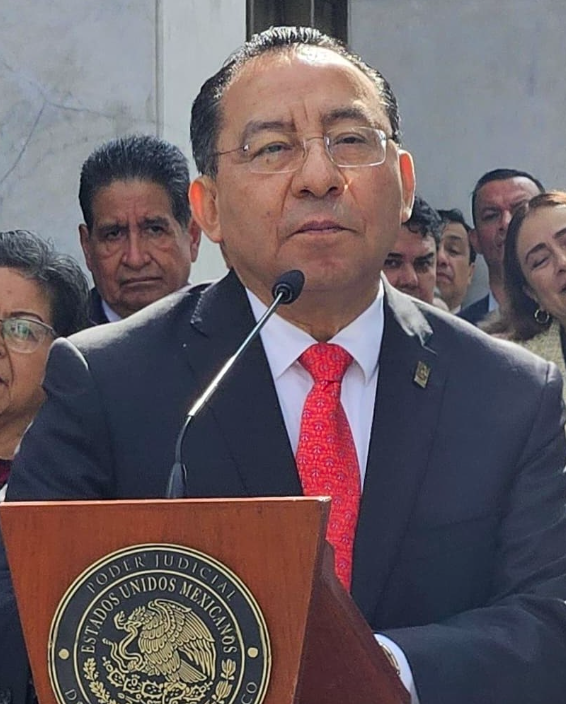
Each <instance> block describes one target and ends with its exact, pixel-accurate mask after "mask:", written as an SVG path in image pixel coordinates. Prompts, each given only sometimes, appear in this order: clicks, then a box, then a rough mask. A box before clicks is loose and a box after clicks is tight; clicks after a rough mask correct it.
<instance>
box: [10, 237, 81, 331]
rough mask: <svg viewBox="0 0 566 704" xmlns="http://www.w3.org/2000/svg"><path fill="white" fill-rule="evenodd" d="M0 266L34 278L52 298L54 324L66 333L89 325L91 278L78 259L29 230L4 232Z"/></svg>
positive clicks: (56, 328)
mask: <svg viewBox="0 0 566 704" xmlns="http://www.w3.org/2000/svg"><path fill="white" fill-rule="evenodd" d="M0 267H5V268H8V269H15V270H17V271H18V272H20V273H21V274H22V276H24V277H25V278H26V279H30V280H32V281H34V282H35V283H36V284H37V285H38V286H39V287H40V289H41V290H42V291H44V292H45V294H46V296H47V297H48V299H49V305H50V308H51V317H52V319H53V328H54V329H55V332H56V333H57V334H58V335H62V336H64V337H66V336H67V335H71V334H72V333H74V332H78V331H79V330H82V329H83V328H86V327H88V326H89V324H90V323H89V291H88V282H87V279H86V277H85V275H84V274H83V272H82V270H81V268H80V266H79V265H78V263H77V262H76V261H75V260H74V259H73V258H72V257H69V256H67V255H66V254H59V253H58V252H56V251H55V249H54V247H53V244H52V243H51V242H46V241H45V240H43V239H41V238H40V237H39V236H38V235H36V234H35V233H34V232H30V231H29V230H8V231H5V232H0Z"/></svg>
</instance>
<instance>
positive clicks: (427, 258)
mask: <svg viewBox="0 0 566 704" xmlns="http://www.w3.org/2000/svg"><path fill="white" fill-rule="evenodd" d="M383 272H384V274H385V276H387V280H388V281H389V283H390V284H391V285H392V286H393V287H394V288H397V289H399V291H403V293H408V294H409V295H410V296H414V297H415V298H419V299H420V300H421V301H424V302H425V303H432V301H433V299H434V287H435V286H436V242H435V241H434V237H432V235H426V236H425V237H423V236H422V235H421V233H420V232H413V231H412V230H410V229H409V228H408V227H406V226H405V225H403V226H402V227H400V228H399V234H398V236H397V239H396V241H395V243H394V244H393V247H392V248H391V251H390V252H389V254H388V255H387V259H386V260H385V265H384V267H383Z"/></svg>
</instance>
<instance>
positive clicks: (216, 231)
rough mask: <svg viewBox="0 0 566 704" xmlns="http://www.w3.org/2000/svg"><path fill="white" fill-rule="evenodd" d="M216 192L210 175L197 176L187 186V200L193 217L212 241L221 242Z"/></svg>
mask: <svg viewBox="0 0 566 704" xmlns="http://www.w3.org/2000/svg"><path fill="white" fill-rule="evenodd" d="M217 198H218V192H217V189H216V183H215V181H213V179H211V178H210V176H199V177H198V178H196V179H195V180H194V181H193V182H192V183H191V185H190V187H189V201H190V203H191V212H192V213H193V217H194V219H195V220H196V222H197V223H198V225H199V226H200V228H201V229H202V230H203V231H204V233H205V235H206V236H207V237H208V239H209V240H211V241H212V242H216V243H220V242H222V233H221V229H220V221H219V217H218V202H217Z"/></svg>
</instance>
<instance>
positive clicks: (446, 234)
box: [436, 208, 476, 313]
mask: <svg viewBox="0 0 566 704" xmlns="http://www.w3.org/2000/svg"><path fill="white" fill-rule="evenodd" d="M437 212H438V214H439V215H440V217H441V219H442V223H443V225H442V232H441V235H440V244H439V246H438V254H437V257H436V286H437V288H438V290H439V292H440V295H441V296H442V299H443V300H444V301H445V303H446V305H447V306H448V310H449V311H450V312H451V313H459V312H460V310H461V308H462V301H463V300H464V297H465V295H466V292H467V290H468V286H469V285H470V283H471V281H472V276H473V275H474V269H475V264H474V262H475V261H476V251H475V249H474V248H473V246H472V244H471V242H470V236H469V235H470V230H471V229H472V228H471V227H470V226H469V225H468V223H467V222H466V220H465V219H464V215H463V214H462V211H461V210H458V209H457V208H453V209H451V210H438V211H437Z"/></svg>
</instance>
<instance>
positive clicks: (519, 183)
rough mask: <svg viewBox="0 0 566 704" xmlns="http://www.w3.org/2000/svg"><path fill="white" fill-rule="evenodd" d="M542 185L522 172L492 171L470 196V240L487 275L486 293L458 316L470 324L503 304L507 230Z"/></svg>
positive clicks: (541, 190) (486, 174)
mask: <svg viewBox="0 0 566 704" xmlns="http://www.w3.org/2000/svg"><path fill="white" fill-rule="evenodd" d="M543 191H544V186H543V185H542V183H541V182H540V181H539V180H538V179H537V178H535V177H534V176H531V174H529V173H527V172H526V171H518V170H517V169H494V170H493V171H488V172H487V173H485V174H484V175H483V176H482V177H481V178H480V179H479V181H478V182H477V183H476V185H475V187H474V190H473V193H472V217H473V219H474V228H473V230H472V231H471V232H470V241H471V243H472V245H473V247H474V249H475V250H476V252H477V253H478V254H482V255H483V257H484V259H485V263H486V264H487V269H488V272H489V293H488V294H487V295H486V296H484V297H483V298H480V299H479V301H475V302H474V303H472V304H471V305H469V306H466V308H464V309H463V310H462V311H460V314H459V315H460V317H461V318H463V319H464V320H467V321H468V322H470V323H473V324H474V325H477V324H478V323H479V322H480V321H482V320H483V319H484V318H485V317H486V316H487V315H488V314H489V313H492V312H493V311H495V310H497V308H498V307H499V306H501V305H503V304H504V303H505V291H504V286H503V252H504V249H505V237H506V235H507V228H508V227H509V223H510V222H511V218H512V217H513V213H514V212H515V210H517V208H518V207H519V206H520V205H522V204H523V203H526V202H527V201H528V200H530V199H531V198H532V197H533V196H536V195H537V193H542V192H543Z"/></svg>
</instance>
